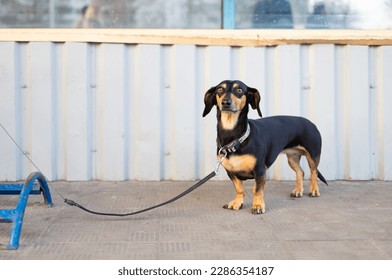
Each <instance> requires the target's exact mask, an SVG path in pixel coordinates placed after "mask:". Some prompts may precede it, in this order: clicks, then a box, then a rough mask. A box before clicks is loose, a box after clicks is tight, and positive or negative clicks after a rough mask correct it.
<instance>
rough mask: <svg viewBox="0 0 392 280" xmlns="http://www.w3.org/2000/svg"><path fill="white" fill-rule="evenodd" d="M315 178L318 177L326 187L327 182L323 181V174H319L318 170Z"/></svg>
mask: <svg viewBox="0 0 392 280" xmlns="http://www.w3.org/2000/svg"><path fill="white" fill-rule="evenodd" d="M317 177H318V178H319V179H320V180H321V181H322V182H323V183H324V184H326V185H327V186H328V183H327V180H325V178H324V176H323V174H321V172H320V171H318V170H317Z"/></svg>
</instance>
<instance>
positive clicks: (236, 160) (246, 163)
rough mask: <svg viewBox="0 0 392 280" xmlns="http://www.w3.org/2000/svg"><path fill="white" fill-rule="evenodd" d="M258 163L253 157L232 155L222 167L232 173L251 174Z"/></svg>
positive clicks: (225, 160) (224, 161)
mask: <svg viewBox="0 0 392 280" xmlns="http://www.w3.org/2000/svg"><path fill="white" fill-rule="evenodd" d="M256 161H257V159H256V158H255V157H254V156H252V155H240V156H236V155H232V156H230V157H229V158H225V159H224V160H223V162H222V166H223V167H224V168H225V169H226V170H228V171H230V172H251V171H252V170H253V169H254V168H255V166H256Z"/></svg>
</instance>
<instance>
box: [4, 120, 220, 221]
mask: <svg viewBox="0 0 392 280" xmlns="http://www.w3.org/2000/svg"><path fill="white" fill-rule="evenodd" d="M0 127H1V128H2V129H3V130H4V131H5V133H6V134H7V135H8V137H9V138H10V139H11V140H12V141H13V142H14V144H15V145H16V147H17V148H18V149H19V150H20V152H22V153H23V154H24V156H25V157H26V158H27V159H28V161H29V162H30V163H31V164H32V165H33V166H34V167H35V168H37V170H38V171H39V172H41V174H43V172H42V171H41V170H40V169H39V168H38V166H37V165H36V164H35V163H34V161H33V160H32V159H31V158H30V157H29V156H28V155H27V154H26V153H25V152H24V151H23V149H22V148H21V146H20V145H19V144H18V143H17V142H16V140H15V139H14V138H13V137H12V135H11V134H10V133H9V132H8V130H7V129H6V128H5V127H4V126H3V125H2V124H1V123H0ZM218 155H219V156H220V158H219V160H218V161H217V164H216V167H215V169H214V171H212V172H211V173H210V174H208V175H207V176H206V177H204V178H203V179H201V180H200V181H198V182H197V183H196V184H194V185H193V186H191V187H190V188H189V189H187V190H185V191H184V192H182V193H180V194H179V195H177V196H176V197H173V198H172V199H169V200H168V201H165V202H162V203H160V204H157V205H154V206H151V207H148V208H145V209H142V210H138V211H135V212H131V213H123V214H122V213H120V214H118V213H105V212H98V211H93V210H90V209H87V208H86V207H84V206H82V205H80V204H79V203H77V202H75V201H73V200H71V199H68V198H65V197H64V196H63V195H62V194H61V193H60V192H58V191H57V189H56V188H55V187H54V186H53V185H52V184H51V183H50V181H49V180H48V179H47V178H46V176H45V175H44V174H43V176H44V177H45V180H46V181H47V182H48V185H49V186H50V187H51V188H52V189H53V190H54V191H55V192H56V193H57V194H58V195H59V196H60V197H61V198H62V199H64V202H65V203H67V204H68V205H70V206H76V207H78V208H80V209H81V210H83V211H86V212H88V213H90V214H94V215H101V216H116V217H125V216H132V215H137V214H140V213H143V212H147V211H150V210H153V209H155V208H158V207H162V206H164V205H167V204H169V203H172V202H174V201H176V200H178V199H180V198H181V197H183V196H185V195H187V194H188V193H190V192H192V191H194V190H195V189H197V188H198V187H200V186H201V185H203V184H204V183H206V182H207V181H208V180H210V179H211V178H213V177H215V176H216V175H218V174H219V167H220V165H221V164H222V162H223V160H224V159H225V157H226V156H227V150H225V147H223V148H221V149H220V150H219V152H218Z"/></svg>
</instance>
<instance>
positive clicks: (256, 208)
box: [252, 203, 265, 215]
mask: <svg viewBox="0 0 392 280" xmlns="http://www.w3.org/2000/svg"><path fill="white" fill-rule="evenodd" d="M264 213H265V205H261V204H255V203H253V205H252V214H254V215H259V214H264Z"/></svg>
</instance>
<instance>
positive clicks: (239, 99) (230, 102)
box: [203, 80, 262, 117]
mask: <svg viewBox="0 0 392 280" xmlns="http://www.w3.org/2000/svg"><path fill="white" fill-rule="evenodd" d="M260 100H261V97H260V93H259V91H258V90H257V89H255V88H251V87H248V86H247V85H245V84H244V83H243V82H241V81H228V80H227V81H223V82H221V83H219V84H218V85H217V86H215V87H212V88H210V89H209V90H208V91H207V92H206V93H205V95H204V104H205V107H204V112H203V117H205V116H206V115H207V114H208V113H209V112H210V111H211V109H212V107H214V105H216V106H217V108H218V110H219V111H221V112H224V113H229V114H230V113H238V112H241V111H242V109H244V108H245V107H246V106H248V104H250V105H251V107H252V109H254V110H256V109H257V113H258V114H259V116H260V117H262V114H261V110H260Z"/></svg>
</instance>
